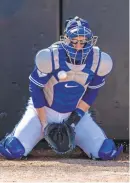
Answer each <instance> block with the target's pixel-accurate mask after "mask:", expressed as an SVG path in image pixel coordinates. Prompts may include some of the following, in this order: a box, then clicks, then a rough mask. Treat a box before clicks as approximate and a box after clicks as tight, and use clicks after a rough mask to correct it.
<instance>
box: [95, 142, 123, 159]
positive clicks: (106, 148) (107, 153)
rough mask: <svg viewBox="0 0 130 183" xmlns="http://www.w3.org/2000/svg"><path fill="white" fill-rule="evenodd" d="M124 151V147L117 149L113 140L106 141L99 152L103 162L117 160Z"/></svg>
mask: <svg viewBox="0 0 130 183" xmlns="http://www.w3.org/2000/svg"><path fill="white" fill-rule="evenodd" d="M122 151H123V145H121V146H120V147H119V148H118V149H117V148H116V146H115V143H114V141H113V140H112V139H105V140H104V142H103V144H102V146H101V148H100V150H99V152H98V156H99V158H101V159H102V160H112V159H115V158H117V157H118V156H119V155H120V153H121V152H122Z"/></svg>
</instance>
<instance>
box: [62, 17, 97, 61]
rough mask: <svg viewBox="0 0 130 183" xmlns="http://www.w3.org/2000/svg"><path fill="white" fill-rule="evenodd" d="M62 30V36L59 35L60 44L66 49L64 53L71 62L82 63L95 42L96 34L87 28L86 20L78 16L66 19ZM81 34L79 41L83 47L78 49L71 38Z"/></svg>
mask: <svg viewBox="0 0 130 183" xmlns="http://www.w3.org/2000/svg"><path fill="white" fill-rule="evenodd" d="M65 26H66V27H65V30H64V36H61V39H60V40H61V45H62V47H63V48H64V49H65V50H66V53H67V55H68V57H69V59H70V62H71V63H73V64H84V63H85V60H86V58H87V56H88V54H89V53H90V51H91V49H92V47H93V46H94V45H95V44H96V42H97V38H98V37H97V36H93V33H92V31H91V30H90V28H89V25H88V22H87V21H86V20H83V19H81V18H79V17H75V18H74V19H70V20H67V22H66V25H65ZM79 36H83V37H84V40H82V41H80V44H82V45H83V47H82V48H81V49H79V50H77V49H75V48H74V46H73V44H77V43H76V42H75V43H74V42H73V43H72V41H73V40H72V39H73V38H76V37H79Z"/></svg>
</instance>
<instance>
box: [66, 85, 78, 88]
mask: <svg viewBox="0 0 130 183" xmlns="http://www.w3.org/2000/svg"><path fill="white" fill-rule="evenodd" d="M65 87H66V88H74V87H78V85H75V86H74V85H68V84H65Z"/></svg>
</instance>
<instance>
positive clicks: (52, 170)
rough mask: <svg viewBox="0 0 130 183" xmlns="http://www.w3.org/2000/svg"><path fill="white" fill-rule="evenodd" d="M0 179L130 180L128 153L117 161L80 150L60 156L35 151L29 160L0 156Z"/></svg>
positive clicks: (46, 180)
mask: <svg viewBox="0 0 130 183" xmlns="http://www.w3.org/2000/svg"><path fill="white" fill-rule="evenodd" d="M0 182H2V183H4V182H11V183H12V182H13V183H14V182H22V183H23V182H29V183H30V182H33V183H34V182H42V183H43V182H44V183H45V182H129V154H128V153H122V155H121V156H120V158H119V159H118V160H116V161H95V160H90V159H88V158H87V157H84V156H82V154H81V152H79V151H78V152H75V153H73V155H71V154H70V155H68V156H64V157H60V156H58V155H56V154H55V153H53V152H52V151H51V150H44V151H42V150H35V151H33V152H32V153H31V156H30V157H28V159H27V160H14V161H11V160H5V159H4V158H3V157H1V158H0Z"/></svg>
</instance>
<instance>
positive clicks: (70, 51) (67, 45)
mask: <svg viewBox="0 0 130 183" xmlns="http://www.w3.org/2000/svg"><path fill="white" fill-rule="evenodd" d="M79 36H80V35H79ZM97 40H98V37H97V36H92V37H91V39H90V40H89V41H88V42H87V43H86V44H85V45H84V47H83V48H81V49H80V50H76V49H75V48H74V46H73V45H72V44H71V39H70V38H69V37H67V35H66V34H65V35H62V36H60V41H61V45H62V47H63V48H64V50H65V51H66V53H67V55H68V57H69V59H70V63H72V64H74V65H76V57H77V54H78V52H79V51H80V53H81V52H82V56H81V63H80V64H84V63H85V60H86V58H87V56H88V54H89V53H90V51H91V49H92V47H93V46H95V45H96V43H97ZM72 55H74V57H72Z"/></svg>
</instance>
